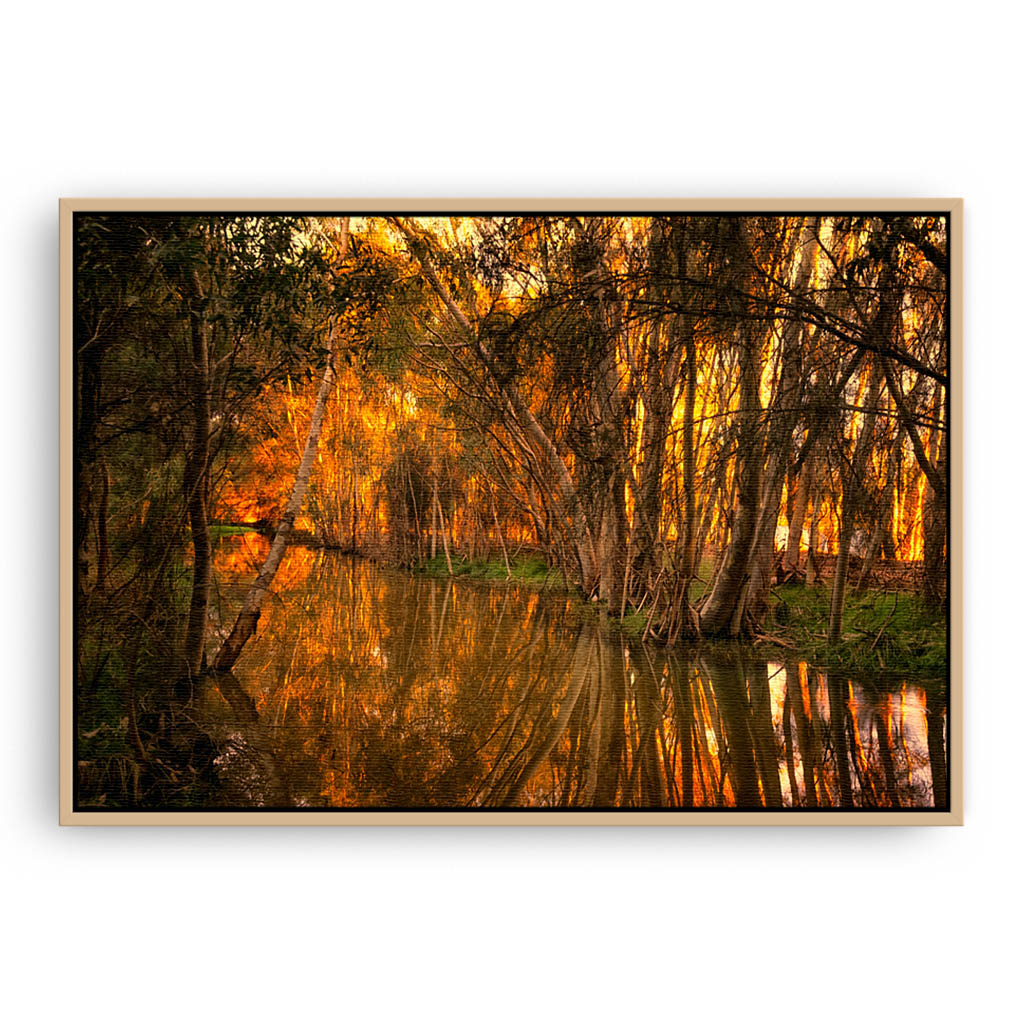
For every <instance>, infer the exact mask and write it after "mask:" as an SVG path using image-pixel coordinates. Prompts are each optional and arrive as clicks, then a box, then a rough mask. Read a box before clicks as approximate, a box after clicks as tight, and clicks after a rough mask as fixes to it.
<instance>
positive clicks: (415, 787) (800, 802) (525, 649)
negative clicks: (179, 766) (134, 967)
mask: <svg viewBox="0 0 1024 1024" xmlns="http://www.w3.org/2000/svg"><path fill="white" fill-rule="evenodd" d="M260 543H261V542H260V541H259V539H258V538H255V537H244V538H226V539H225V540H224V541H223V542H222V543H221V545H220V547H219V549H218V552H217V556H216V557H217V566H218V575H219V578H220V580H221V588H220V595H219V609H220V610H219V614H220V616H221V619H222V624H221V627H220V628H221V629H222V630H223V629H226V628H227V627H229V626H230V624H231V621H232V617H233V614H234V611H235V609H236V608H237V606H238V603H239V601H240V600H241V596H242V595H243V594H244V592H245V588H246V586H247V585H248V583H249V581H251V579H252V578H253V576H254V568H253V566H254V565H255V564H257V563H258V560H259V559H260V557H261V555H262V553H263V550H264V549H263V548H261V547H260ZM777 659H778V655H773V657H772V658H769V657H768V656H767V655H766V654H765V653H763V652H761V651H758V650H757V649H755V648H751V647H748V646H743V645H738V644H736V645H726V646H722V645H718V646H708V647H697V648H691V647H680V646H677V647H676V648H675V649H674V650H673V651H671V652H669V651H666V650H665V649H664V648H663V647H662V646H660V645H655V644H641V643H639V642H638V641H627V640H625V639H623V638H622V637H621V636H617V635H615V634H614V633H613V632H611V631H609V630H608V629H606V628H603V627H602V625H601V623H600V622H599V621H598V620H597V618H596V617H594V618H592V617H590V616H582V617H581V615H580V613H579V612H578V610H577V609H575V608H574V606H573V605H572V603H571V602H570V601H569V600H567V599H566V598H565V597H564V596H561V595H556V594H551V593H540V592H537V591H535V590H530V589H524V588H519V587H516V586H505V585H498V586H495V585H488V584H479V583H467V582H459V581H450V580H433V579H426V578H423V577H421V576H416V575H413V574H410V573H408V572H404V571H399V570H393V569H390V568H386V567H382V566H379V565H375V564H372V563H370V562H367V561H365V560H362V559H353V558H351V557H348V556H345V555H340V554H336V553H332V552H318V551H313V550H310V549H306V548H300V547H296V548H292V549H290V551H289V552H288V555H287V556H286V560H285V562H284V563H283V564H282V567H281V569H280V570H279V572H278V576H277V578H276V580H275V584H274V591H273V593H272V594H271V595H269V596H268V598H267V600H266V601H265V602H264V606H263V613H262V616H261V618H260V622H259V629H258V631H257V636H256V637H255V638H254V639H253V640H252V641H250V644H249V646H248V647H247V648H246V651H245V653H244V655H243V657H242V659H241V660H240V661H239V663H238V665H237V666H236V669H235V675H234V677H227V678H226V679H223V680H221V681H220V682H219V683H218V684H217V685H216V686H214V685H212V684H211V686H210V687H209V689H208V690H207V691H206V692H205V694H204V700H203V708H202V710H203V714H204V716H205V717H206V718H207V719H208V721H209V722H210V723H213V724H212V730H213V731H214V732H215V734H216V738H217V739H218V741H219V744H220V746H221V749H222V751H223V752H222V754H221V756H220V757H219V759H218V770H219V773H220V777H221V781H222V784H223V800H224V802H225V804H226V805H228V806H233V807H250V806H263V807H271V806H273V807H364V808H365V807H397V808H428V807H444V808H467V807H468V808H473V807H561V808H572V807H581V808H582V807H591V808H620V807H641V808H660V807H685V808H691V807H692V808H732V807H738V808H765V807H767V808H773V807H776V808H777V807H786V808H829V807H857V808H895V807H901V808H912V807H933V806H937V807H944V806H945V805H946V778H947V772H946V756H947V755H946V750H947V746H946V703H945V686H944V683H943V682H942V681H940V680H922V679H918V678H915V679H913V680H907V679H899V678H885V679H879V678H860V679H851V678H850V677H849V676H848V675H845V674H836V673H825V672H822V671H818V670H817V669H815V668H814V667H812V666H810V665H808V664H807V662H806V661H804V660H801V659H800V658H799V656H798V655H797V654H796V652H794V653H793V656H792V657H787V658H785V659H784V660H777ZM236 680H237V682H236Z"/></svg>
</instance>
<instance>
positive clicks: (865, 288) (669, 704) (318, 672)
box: [68, 208, 958, 820]
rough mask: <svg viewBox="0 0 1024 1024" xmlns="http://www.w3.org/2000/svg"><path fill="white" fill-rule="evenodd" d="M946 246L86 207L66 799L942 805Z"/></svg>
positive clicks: (493, 805) (77, 284)
mask: <svg viewBox="0 0 1024 1024" xmlns="http://www.w3.org/2000/svg"><path fill="white" fill-rule="evenodd" d="M950 236H951V225H950V214H949V212H948V210H946V209H937V210H935V211H922V210H920V209H914V210H910V211H905V212H904V211H892V210H883V211H872V210H870V209H865V210H863V211H848V210H838V211H836V210H830V209H822V210H815V211H806V210H801V211H795V212H779V211H767V212H760V211H745V212H742V213H737V212H730V211H723V212H713V211H712V212H706V211H701V212H693V211H691V212H687V211H679V212H669V213H665V212H654V213H645V212H643V211H640V212H619V211H615V210H608V211H600V212H593V211H591V212H575V211H573V210H567V211H565V212H542V213H531V212H528V211H523V212H493V213H488V212H482V213H476V212H445V211H427V212H424V211H419V210H417V209H415V208H410V209H409V210H408V211H407V212H401V211H399V212H396V211H389V210H384V211H378V212H374V211H358V212H357V211H345V210H330V209H327V210H323V211H319V212H316V213H308V212H294V211H288V210H287V209H286V210H284V211H282V212H260V211H254V212H248V211H227V212H219V211H216V210H195V211H188V210H185V211H173V212H158V211H140V212H132V211H125V210H110V211H103V210H99V211H95V210H93V211H79V212H76V213H75V214H74V217H73V225H72V232H71V238H72V248H71V266H72V307H73V308H72V330H71V345H72V354H71V361H72V374H73V387H72V392H73V395H72V404H73V409H71V410H70V414H71V415H72V416H73V439H72V464H71V475H72V477H73V489H72V494H71V504H72V509H71V517H72V520H73V540H72V546H73V551H72V557H73V562H74V566H73V574H72V578H73V595H72V601H73V638H72V648H71V661H72V666H71V668H72V672H71V674H72V677H73V711H72V718H71V724H70V730H71V742H72V743H73V759H72V772H71V778H70V779H69V780H68V784H69V785H70V786H71V788H72V802H73V808H74V810H75V811H76V812H81V813H82V814H88V813H91V812H97V811H108V812H109V811H113V812H129V811H140V810H150V811H166V812H175V813H176V812H180V811H185V810H199V811H213V810H220V811H243V810H244V811H252V810H263V811H268V810H287V811H290V812H293V813H294V814H295V815H296V816H301V814H302V813H304V812H309V811H314V810H331V811H334V812H337V813H338V814H339V815H344V814H345V813H348V812H351V811H354V810H361V811H371V810H389V809H390V810H447V811H459V812H462V813H464V814H465V815H467V816H469V817H471V816H472V815H473V814H474V813H477V812H480V811H483V810H490V809H508V810H509V811H521V810H523V809H532V810H538V811H552V810H565V811H579V812H582V811H586V810H594V809H601V810H614V811H617V812H620V813H621V814H622V816H623V819H624V820H626V819H628V815H629V814H630V813H631V812H634V811H637V810H645V811H672V810H677V811H678V810H687V811H692V812H695V813H702V814H707V815H709V816H725V815H729V814H735V813H736V812H737V811H761V812H766V811H778V812H780V813H782V814H789V815H793V816H798V815H807V814H820V815H827V814H829V813H833V812H835V811H837V810H848V811H924V810H946V809H948V808H949V806H950V784H951V780H950V768H949V765H950V739H951V735H952V733H951V729H950V724H951V723H950V713H949V692H950V687H949V684H950V672H949V666H950V661H949V651H950V614H949V607H950V576H949V565H950V554H951V552H950V542H949V537H950V507H951V506H950V500H951V496H950V487H951V483H950V481H951V474H950V461H951V444H950V428H951V422H950V409H951V389H955V388H956V387H957V386H958V382H957V381H956V380H951V378H950V317H951V314H950V295H951V281H950V279H951V271H950Z"/></svg>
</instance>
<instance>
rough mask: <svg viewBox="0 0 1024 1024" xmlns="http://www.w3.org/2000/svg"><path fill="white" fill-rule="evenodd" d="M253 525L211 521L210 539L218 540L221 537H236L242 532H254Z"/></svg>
mask: <svg viewBox="0 0 1024 1024" xmlns="http://www.w3.org/2000/svg"><path fill="white" fill-rule="evenodd" d="M255 532H256V527H255V526H236V525H234V524H231V523H212V524H211V525H210V540H214V541H215V540H219V539H220V538H221V537H236V536H238V535H239V534H243V533H255Z"/></svg>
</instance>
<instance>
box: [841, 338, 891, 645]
mask: <svg viewBox="0 0 1024 1024" xmlns="http://www.w3.org/2000/svg"><path fill="white" fill-rule="evenodd" d="M878 362H879V361H878V359H877V358H875V357H874V356H872V358H871V364H870V367H869V369H868V389H867V397H866V405H867V408H866V411H865V412H864V413H863V416H864V422H863V423H862V424H861V430H860V434H859V435H858V437H857V443H856V445H855V447H854V452H853V459H852V461H851V466H850V468H849V470H848V471H843V472H841V473H840V477H841V479H842V488H843V505H842V509H841V512H840V517H839V549H838V552H837V554H836V571H835V576H834V577H833V579H832V600H831V603H830V606H829V616H828V642H829V644H830V645H833V646H834V645H835V644H837V643H838V642H839V636H840V634H841V633H842V630H843V604H844V601H845V599H846V580H847V576H848V574H849V567H850V544H851V542H852V541H853V533H854V530H855V529H856V527H857V517H858V515H859V514H860V510H861V508H862V507H863V503H864V481H865V473H866V471H867V466H868V459H869V458H870V456H871V452H872V451H873V450H874V447H875V421H876V419H877V416H878V394H879V385H880V383H881V376H880V373H879V368H878Z"/></svg>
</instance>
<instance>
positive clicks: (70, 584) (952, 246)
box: [60, 198, 964, 826]
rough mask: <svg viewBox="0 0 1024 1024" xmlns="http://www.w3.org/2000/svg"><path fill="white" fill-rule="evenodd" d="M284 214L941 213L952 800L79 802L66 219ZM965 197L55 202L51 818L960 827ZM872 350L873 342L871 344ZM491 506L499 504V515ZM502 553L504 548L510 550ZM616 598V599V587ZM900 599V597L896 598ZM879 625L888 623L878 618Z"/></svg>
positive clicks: (71, 308)
mask: <svg viewBox="0 0 1024 1024" xmlns="http://www.w3.org/2000/svg"><path fill="white" fill-rule="evenodd" d="M193 213H195V214H202V215H213V214H235V215H238V214H261V215H271V214H288V215H296V216H297V215H301V214H307V215H313V214H316V215H322V216H337V217H342V216H346V217H347V216H348V215H352V216H357V217H358V216H360V215H362V216H364V217H365V216H368V215H370V214H392V215H402V216H409V217H416V216H419V215H422V216H426V217H438V216H441V215H444V214H453V215H460V214H461V215H464V216H468V215H479V216H486V215H499V214H501V215H514V214H537V215H538V216H542V217H543V216H552V217H553V216H556V215H565V214H581V215H584V216H600V215H604V216H608V217H610V216H621V217H647V216H655V215H661V214H667V215H679V216H683V215H692V216H701V217H708V218H712V217H715V216H722V217H736V216H737V215H741V216H744V217H754V216H756V215H764V216H772V217H782V216H785V215H792V216H797V215H803V216H805V217H809V216H810V215H817V214H820V215H822V216H826V217H837V216H849V217H853V216H873V215H878V216H879V217H881V218H885V217H890V218H891V217H894V216H896V215H906V216H907V217H924V216H936V217H943V218H946V220H945V224H946V229H947V235H946V237H947V244H948V249H947V252H946V254H945V261H946V279H947V286H946V303H947V304H946V306H945V317H946V325H947V341H948V350H947V353H946V355H947V364H946V365H947V370H946V373H945V374H944V379H945V401H944V405H945V409H946V416H947V417H948V418H947V419H946V421H945V429H946V430H947V431H948V443H949V449H948V453H949V454H948V478H947V481H946V487H947V506H946V508H947V523H948V528H947V534H946V536H947V543H948V555H947V566H948V569H947V604H946V608H947V612H946V622H947V627H946V636H947V643H948V647H947V664H948V668H947V678H946V682H947V693H948V710H947V712H946V717H945V723H946V724H945V735H944V740H945V745H946V749H945V754H946V759H947V760H946V763H947V766H948V767H947V799H946V801H945V802H944V806H940V807H937V808H936V807H931V808H923V807H919V808H914V809H911V808H903V807H881V806H878V807H857V808H856V809H849V808H846V809H825V808H820V809H809V808H797V807H790V808H783V809H758V810H753V809H732V808H728V809H727V808H722V807H718V808H714V809H712V808H702V809H697V808H688V809H679V808H672V809H669V808H657V809H655V808H654V807H649V806H648V807H639V808H635V807H634V808H624V807H623V808H617V809H607V808H602V809H596V810H591V809H587V808H585V807H579V808H573V809H569V808H559V807H545V808H539V807H513V808H505V809H495V808H490V807H481V806H473V807H455V806H450V807H432V808H426V807H418V808H416V809H400V810H395V809H388V808H385V807H370V806H360V807H345V808H309V807H307V808H293V809H287V810H283V809H278V808H274V809H258V808H255V807H252V808H240V809H224V808H220V807H213V806H209V807H192V808H174V809H171V808H163V807H154V808H149V807H145V808H138V807H128V808H118V809H112V808H106V807H103V806H102V805H97V804H93V805H91V806H86V805H84V804H83V803H81V802H76V786H75V779H76V761H77V757H76V722H75V680H74V678H73V676H74V663H75V654H74V651H75V647H74V644H75V634H74V630H75V611H74V603H75V600H74V595H75V571H76V557H77V546H76V541H75V490H74V489H75V468H74V458H75V445H76V436H75V431H76V425H75V408H76V399H75V387H76V383H75V382H76V374H75V366H74V359H75V339H74V331H75V322H74V321H75V249H74V230H75V218H76V217H81V216H88V215H92V214H109V215H114V216H116V215H119V214H124V215H129V214H155V215H168V214H182V215H184V214H193ZM963 238H964V231H963V201H962V200H960V199H905V198H902V199H901V198H888V199H850V198H846V199H831V198H824V199H806V198H805V199H756V198H753V199H736V200H721V199H678V200H664V199H608V200H604V199H602V200H594V199H543V200H541V199H487V200H482V199H475V200H466V199H458V200H455V199H429V200H426V199H373V200H367V199H302V200H296V199H203V200H197V199H64V200H61V202H60V260H61V266H60V334H61V337H60V366H61V379H60V396H61V399H60V405H61V424H60V481H61V508H60V522H61V538H60V544H61V556H60V557H61V561H60V566H61V578H60V594H61V608H60V623H61V625H60V644H61V648H60V650H61V659H60V660H61V675H60V822H61V824H67V825H210V824H218V825H254V824H259V825H439V824H443V825H616V826H621V825H730V826H731V825H814V826H818V825H901V826H905V825H959V824H962V823H963V814H964V809H963V789H964V783H963V766H964V752H963V736H964V729H963V716H964V700H963V675H962V665H963V511H962V510H963V392H964V388H963V337H962V332H963ZM879 355H881V353H880V352H879ZM495 517H497V514H496V513H495ZM506 561H507V556H506ZM623 608H625V598H623ZM894 608H895V605H894ZM883 628H884V627H883Z"/></svg>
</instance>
